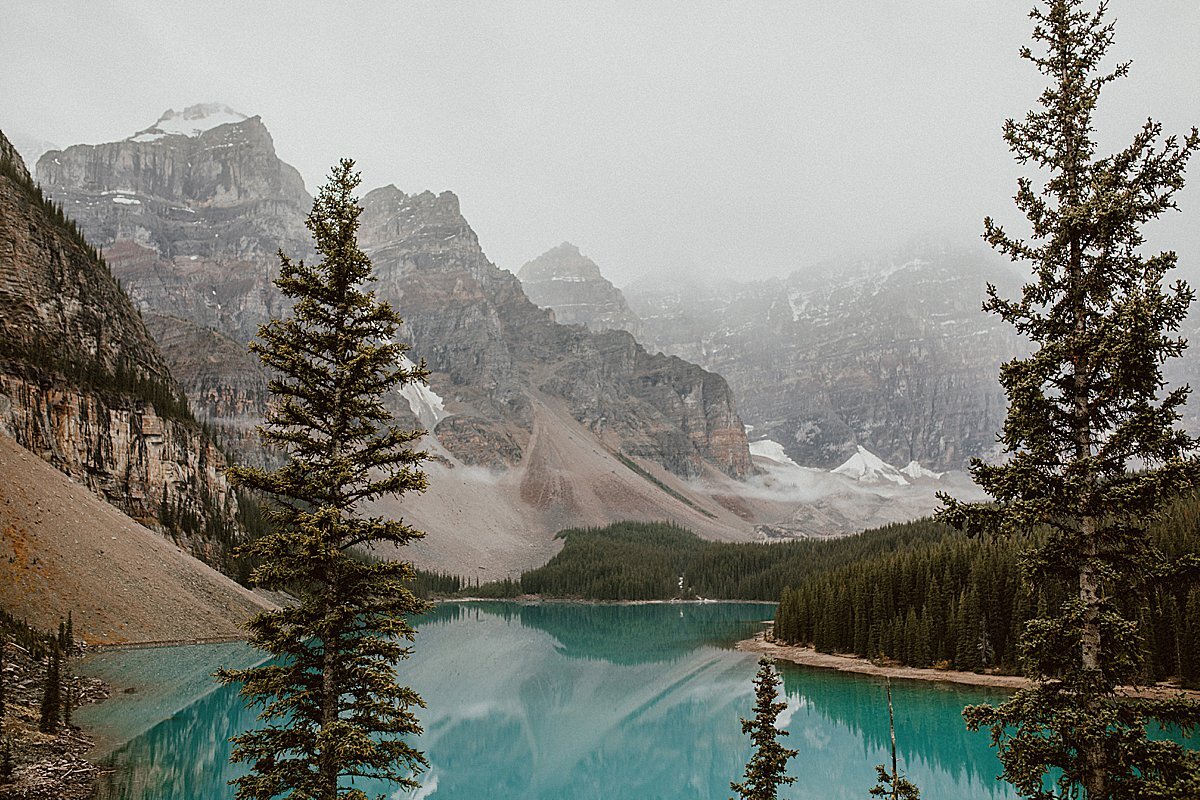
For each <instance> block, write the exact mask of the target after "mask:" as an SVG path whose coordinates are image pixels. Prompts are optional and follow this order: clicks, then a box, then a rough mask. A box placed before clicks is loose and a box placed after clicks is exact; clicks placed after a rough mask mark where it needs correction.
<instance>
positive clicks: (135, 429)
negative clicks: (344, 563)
mask: <svg viewBox="0 0 1200 800" xmlns="http://www.w3.org/2000/svg"><path fill="white" fill-rule="evenodd" d="M8 152H10V151H9V150H8V149H7V141H6V140H5V139H4V137H3V135H2V134H0V154H7V153H8ZM4 164H5V165H6V167H5V169H4V171H3V174H2V175H0V430H2V431H3V432H4V433H6V434H7V435H9V436H11V437H12V438H14V439H15V440H16V441H17V442H18V443H19V444H21V445H22V446H24V447H25V448H27V449H28V450H31V451H33V452H34V453H37V454H38V455H40V456H41V457H43V458H44V459H46V460H47V461H49V462H50V463H51V464H53V465H54V466H55V467H57V468H58V469H59V470H61V471H62V472H65V473H66V474H67V475H70V476H71V477H73V478H74V479H76V480H77V481H79V482H80V483H83V484H85V485H86V486H88V487H89V488H90V489H92V490H93V491H95V492H96V493H98V494H100V495H102V496H103V497H104V498H105V499H107V500H108V501H109V502H111V503H112V504H113V505H115V506H117V507H118V508H120V509H121V510H123V511H125V512H126V513H127V514H129V515H130V516H133V517H134V518H137V519H139V520H142V521H145V522H149V523H151V524H154V525H156V526H157V527H159V528H160V529H164V530H166V531H167V532H169V533H171V534H172V535H173V536H175V538H176V539H177V540H179V541H180V542H181V543H186V544H187V545H188V546H189V547H190V548H191V549H192V550H193V552H195V553H196V554H197V555H199V556H201V557H202V558H205V559H206V560H208V561H209V562H210V563H217V564H219V563H223V562H224V561H225V559H226V556H227V551H228V548H229V546H230V544H231V543H232V542H233V541H234V540H235V539H236V538H237V537H238V535H239V528H238V525H237V523H236V521H235V514H236V511H237V503H236V500H235V498H234V496H233V493H232V491H231V489H230V487H229V485H228V483H227V482H226V480H225V478H224V475H223V472H222V470H223V469H224V459H223V456H222V455H221V453H220V452H219V451H218V449H217V448H216V446H215V445H214V443H213V442H212V441H211V439H209V437H208V436H206V435H205V434H204V433H203V431H201V429H200V427H199V425H198V424H197V423H196V422H195V421H194V420H193V419H191V417H190V415H189V414H188V411H187V407H186V403H185V401H183V399H182V396H181V392H180V390H179V387H178V385H177V384H176V383H175V382H174V379H173V378H172V376H171V374H170V371H169V369H168V367H167V365H166V363H165V361H164V359H163V358H162V355H161V354H160V353H159V351H158V349H157V348H156V346H155V344H154V342H153V340H152V339H151V337H150V335H149V334H148V332H147V331H146V328H145V325H144V324H143V323H142V320H141V318H140V317H139V315H138V313H137V311H135V309H134V307H133V305H132V304H131V303H130V301H129V298H128V297H127V296H126V295H125V294H124V293H123V292H122V291H121V288H120V287H119V286H118V285H117V282H116V281H115V280H114V279H113V277H112V275H111V274H110V273H109V271H108V267H107V266H106V265H105V263H104V262H103V261H102V260H100V259H99V258H98V257H97V256H96V253H95V251H94V249H93V248H92V247H91V246H90V244H89V243H88V242H87V241H86V240H85V239H84V238H83V237H82V236H81V235H80V233H79V231H78V229H77V228H76V227H75V225H74V223H72V222H71V221H70V220H68V219H66V218H65V217H64V216H63V215H62V214H61V213H59V212H58V211H56V209H55V208H54V207H53V206H52V205H50V204H49V203H48V202H46V201H44V200H43V199H42V198H41V195H40V193H39V192H38V190H37V189H36V187H35V186H34V185H33V184H32V183H31V182H29V181H28V178H27V173H25V172H24V171H23V168H19V162H17V163H14V162H12V161H11V160H10V159H8V158H5V159H4Z"/></svg>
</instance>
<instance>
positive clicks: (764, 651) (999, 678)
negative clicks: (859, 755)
mask: <svg viewBox="0 0 1200 800" xmlns="http://www.w3.org/2000/svg"><path fill="white" fill-rule="evenodd" d="M736 647H737V649H738V650H741V651H742V652H746V653H758V654H759V655H764V656H768V657H770V658H774V659H778V660H780V661H790V662H792V663H793V664H801V665H803V666H806V667H818V668H820V669H832V670H837V671H839V672H855V673H858V674H861V675H874V676H877V677H881V678H899V679H903V680H916V681H937V682H941V683H960V684H966V685H969V686H982V687H987V688H991V689H1003V690H1006V691H1016V690H1017V689H1021V688H1024V687H1026V686H1029V685H1030V684H1031V683H1032V681H1030V680H1029V679H1028V678H1022V677H1020V676H1017V675H991V674H980V673H977V672H960V671H957V670H940V669H924V668H918V667H903V666H885V665H881V664H874V663H872V662H870V661H868V660H867V659H865V658H859V657H857V656H849V655H835V654H833V653H818V652H817V651H816V650H813V649H812V648H811V647H799V646H794V645H783V644H776V643H775V642H770V641H767V640H766V638H765V637H764V634H762V633H760V634H757V635H756V636H755V637H754V638H753V639H743V640H742V641H740V642H738V643H737V645H736ZM1121 694H1123V695H1126V696H1129V697H1149V698H1163V697H1178V696H1179V695H1186V696H1188V697H1190V698H1192V699H1197V700H1200V691H1197V690H1194V689H1180V688H1179V687H1176V686H1168V685H1165V684H1159V685H1156V686H1139V687H1136V688H1135V687H1123V691H1121Z"/></svg>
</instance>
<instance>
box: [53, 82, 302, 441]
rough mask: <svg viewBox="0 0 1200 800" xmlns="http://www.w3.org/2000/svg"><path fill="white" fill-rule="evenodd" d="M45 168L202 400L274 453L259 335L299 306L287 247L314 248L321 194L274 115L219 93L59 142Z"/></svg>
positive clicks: (217, 419) (227, 437)
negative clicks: (99, 138)
mask: <svg viewBox="0 0 1200 800" xmlns="http://www.w3.org/2000/svg"><path fill="white" fill-rule="evenodd" d="M37 177H38V180H39V182H40V183H41V185H42V186H43V188H44V189H45V190H46V192H47V193H48V194H49V195H50V196H51V197H53V198H54V199H55V200H56V201H57V202H59V203H61V204H62V206H63V207H64V208H65V209H66V211H67V213H69V214H70V215H71V216H72V218H73V219H75V220H77V221H78V224H79V225H80V227H81V228H82V229H83V230H84V231H86V233H87V236H88V239H89V240H90V241H93V242H95V243H96V244H97V245H99V246H100V247H101V248H102V249H103V250H104V253H105V257H106V260H107V261H108V263H109V264H110V265H112V268H113V270H114V274H115V275H116V276H117V277H118V278H119V279H120V281H121V284H122V286H123V287H124V288H125V290H126V291H127V292H128V293H129V295H130V297H132V298H133V299H134V301H135V303H136V304H137V306H138V307H139V308H140V309H141V311H142V313H143V315H144V317H145V320H146V323H147V325H148V326H149V327H150V329H151V332H152V333H153V334H154V337H155V339H156V341H157V342H158V343H159V346H160V347H161V349H162V351H163V354H164V356H165V357H166V359H167V362H168V363H169V365H170V367H171V370H172V372H173V373H174V375H175V377H176V378H177V379H178V381H179V382H180V384H181V385H182V386H183V388H184V390H185V392H186V393H187V396H188V398H189V400H190V402H191V405H192V408H193V410H194V411H195V412H196V413H197V414H198V415H199V416H200V417H201V418H202V419H204V420H205V421H206V422H207V423H208V424H210V425H211V426H212V427H213V428H214V429H215V430H216V431H217V433H218V434H219V436H220V438H221V439H222V441H223V442H225V444H226V445H227V446H228V447H229V448H231V449H232V450H233V451H235V452H237V453H238V454H239V457H241V458H242V459H243V460H246V459H249V460H252V461H256V462H261V461H263V460H264V459H265V458H266V457H267V456H266V454H264V453H263V452H262V451H261V449H260V448H259V447H258V443H257V436H256V435H255V433H254V426H255V425H257V424H258V422H259V421H260V420H261V419H262V415H263V413H264V411H265V408H266V375H265V374H264V373H263V372H262V370H261V368H260V367H259V364H258V359H257V358H254V357H252V356H251V355H250V354H249V353H247V352H246V342H247V341H249V339H250V338H251V337H253V336H254V335H255V334H256V333H257V331H258V326H259V325H261V324H263V323H264V322H266V321H267V320H268V319H271V318H273V317H278V316H281V315H283V314H284V313H285V312H286V304H285V303H284V301H283V298H281V297H280V295H279V293H278V291H277V290H276V289H275V286H274V284H273V283H272V281H273V280H274V278H275V277H276V275H277V274H278V266H279V259H278V257H277V255H276V253H277V251H278V250H279V249H280V248H282V249H284V250H285V251H286V252H288V253H290V254H293V255H295V256H296V257H300V258H304V257H308V256H309V255H311V252H312V247H311V239H310V237H309V234H308V231H307V230H306V229H305V227H304V216H305V214H307V213H308V210H309V209H310V208H311V206H312V198H311V197H310V196H309V195H308V193H307V192H306V191H305V189H304V182H303V180H302V179H301V177H300V174H299V173H298V172H297V171H296V170H295V169H293V168H292V167H291V166H289V165H287V164H285V163H284V162H283V161H281V160H279V158H278V157H277V156H276V155H275V148H274V142H273V141H272V139H271V135H270V133H268V131H267V129H266V127H265V126H264V125H263V124H262V120H261V119H259V118H258V117H247V116H245V115H243V114H239V113H237V112H235V111H232V110H231V109H229V108H227V107H225V106H221V105H217V104H208V105H197V106H191V107H189V108H186V109H184V110H183V111H173V110H172V111H167V112H166V113H164V114H163V115H162V116H161V117H160V118H159V120H158V121H157V122H156V123H155V124H154V125H152V126H150V127H149V128H146V129H145V130H142V131H140V132H138V133H136V134H134V135H133V136H130V137H129V138H127V139H125V140H122V141H119V142H109V143H106V144H98V145H76V146H74V147H68V148H67V149H66V150H62V151H51V152H48V153H46V154H45V155H44V156H43V157H42V158H41V159H40V160H39V162H38V176H37Z"/></svg>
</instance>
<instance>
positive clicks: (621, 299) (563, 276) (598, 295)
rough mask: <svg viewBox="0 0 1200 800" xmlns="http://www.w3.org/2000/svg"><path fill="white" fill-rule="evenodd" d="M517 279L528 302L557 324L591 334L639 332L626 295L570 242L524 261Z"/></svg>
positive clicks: (638, 323) (639, 327)
mask: <svg viewBox="0 0 1200 800" xmlns="http://www.w3.org/2000/svg"><path fill="white" fill-rule="evenodd" d="M517 277H518V278H519V279H520V280H521V286H522V287H523V288H524V290H525V294H526V295H528V296H529V299H530V300H532V301H533V302H534V303H536V304H537V305H539V306H541V307H542V308H549V309H551V310H552V311H554V316H555V318H556V319H557V320H558V321H559V322H562V323H565V324H568V325H586V326H587V327H588V328H590V329H591V330H593V331H604V330H625V331H629V332H630V333H632V334H634V336H637V334H638V333H639V332H640V329H641V324H640V320H639V319H638V318H637V315H636V314H634V313H633V312H632V311H631V310H630V309H629V304H628V303H627V302H625V295H623V294H621V290H620V289H618V288H617V287H615V286H613V285H612V283H610V282H609V281H608V280H607V279H606V278H605V277H604V275H603V274H601V272H600V267H598V266H597V265H596V262H595V261H592V260H591V259H590V258H588V257H587V256H585V255H584V254H583V253H581V252H579V248H578V247H576V246H575V245H573V244H571V243H570V242H563V243H562V244H560V245H559V246H558V247H554V248H551V249H550V250H547V251H546V252H545V253H542V254H541V255H540V256H538V257H537V258H535V259H533V260H532V261H529V262H526V264H525V265H524V266H523V267H521V269H520V270H518V272H517Z"/></svg>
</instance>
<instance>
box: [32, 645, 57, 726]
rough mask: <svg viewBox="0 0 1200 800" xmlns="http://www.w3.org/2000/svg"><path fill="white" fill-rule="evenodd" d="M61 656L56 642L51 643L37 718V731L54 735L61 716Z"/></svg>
mask: <svg viewBox="0 0 1200 800" xmlns="http://www.w3.org/2000/svg"><path fill="white" fill-rule="evenodd" d="M61 666H62V654H61V652H60V651H59V649H58V642H57V641H56V640H55V641H52V643H51V647H50V655H48V656H47V657H46V686H45V688H44V689H43V690H42V705H41V709H40V714H39V717H38V730H40V731H41V732H42V733H54V732H55V731H57V730H58V726H59V722H60V721H61V715H62V681H61Z"/></svg>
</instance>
